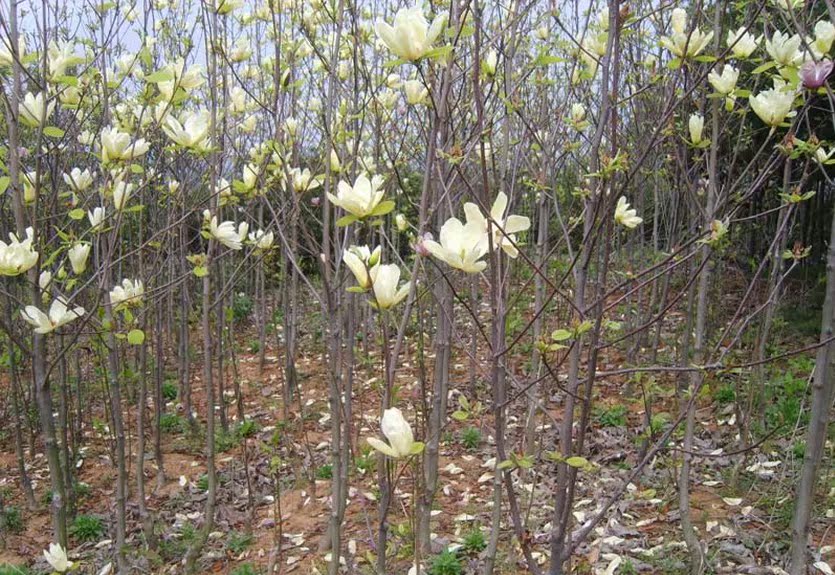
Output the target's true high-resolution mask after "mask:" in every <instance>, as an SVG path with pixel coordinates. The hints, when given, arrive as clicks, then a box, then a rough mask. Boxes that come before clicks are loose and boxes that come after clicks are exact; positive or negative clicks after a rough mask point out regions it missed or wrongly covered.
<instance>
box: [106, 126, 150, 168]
mask: <svg viewBox="0 0 835 575" xmlns="http://www.w3.org/2000/svg"><path fill="white" fill-rule="evenodd" d="M148 148H150V145H149V144H148V142H146V141H145V140H144V138H139V139H138V140H136V141H135V142H132V141H131V137H130V134H128V133H125V132H121V131H119V129H118V128H114V127H107V128H105V129H104V130H102V133H101V161H102V163H103V164H109V163H111V162H115V161H119V160H124V161H128V160H132V159H134V158H138V157H139V156H141V155H143V154H144V153H145V152H147V151H148Z"/></svg>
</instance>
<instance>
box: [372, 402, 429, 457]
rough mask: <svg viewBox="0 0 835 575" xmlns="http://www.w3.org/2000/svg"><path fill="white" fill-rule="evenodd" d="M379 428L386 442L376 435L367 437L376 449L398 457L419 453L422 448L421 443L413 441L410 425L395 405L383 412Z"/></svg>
mask: <svg viewBox="0 0 835 575" xmlns="http://www.w3.org/2000/svg"><path fill="white" fill-rule="evenodd" d="M380 428H381V429H382V431H383V435H385V437H386V439H387V440H388V443H386V442H384V441H381V440H380V439H377V438H376V437H369V438H368V444H369V445H370V446H371V447H373V448H374V449H376V450H377V451H380V452H382V453H383V454H385V455H388V456H389V457H393V458H395V459H398V458H401V457H408V456H409V455H414V454H416V453H420V452H421V451H422V450H423V444H422V443H420V442H419V441H415V437H414V435H413V434H412V427H411V426H410V425H409V422H408V421H406V419H405V418H404V417H403V414H402V413H401V412H400V410H399V409H397V408H396V407H391V408H389V409H387V410H385V411H384V412H383V418H382V420H380Z"/></svg>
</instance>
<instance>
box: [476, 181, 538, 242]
mask: <svg viewBox="0 0 835 575" xmlns="http://www.w3.org/2000/svg"><path fill="white" fill-rule="evenodd" d="M506 210H507V195H506V194H505V193H504V192H499V195H498V196H496V199H495V201H494V202H493V205H492V206H491V207H490V219H491V220H492V224H490V225H491V226H492V231H493V248H494V249H498V248H501V249H502V250H504V252H505V253H506V254H507V255H509V256H510V257H512V258H515V257H516V256H518V255H519V251H518V250H517V249H516V246H514V245H513V244H514V243H516V234H517V233H519V232H524V231H525V230H527V229H528V228H530V227H531V220H530V219H529V218H527V217H525V216H516V215H511V216H507V217H505V215H504V213H505V211H506ZM464 213H465V214H466V216H467V224H471V223H475V224H477V225H478V226H480V227H481V229H482V231H483V233H484V234H487V231H488V221H487V218H485V217H484V216H483V215H482V213H481V210H480V209H479V208H478V206H477V205H475V204H473V203H470V202H467V203H466V204H464ZM499 228H501V229H499Z"/></svg>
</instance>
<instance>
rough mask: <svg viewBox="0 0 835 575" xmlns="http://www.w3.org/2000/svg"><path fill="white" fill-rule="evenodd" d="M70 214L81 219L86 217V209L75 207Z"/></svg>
mask: <svg viewBox="0 0 835 575" xmlns="http://www.w3.org/2000/svg"><path fill="white" fill-rule="evenodd" d="M69 216H70V218H71V219H73V220H81V219H84V210H82V209H81V208H75V209H74V210H72V211H71V212H70V213H69Z"/></svg>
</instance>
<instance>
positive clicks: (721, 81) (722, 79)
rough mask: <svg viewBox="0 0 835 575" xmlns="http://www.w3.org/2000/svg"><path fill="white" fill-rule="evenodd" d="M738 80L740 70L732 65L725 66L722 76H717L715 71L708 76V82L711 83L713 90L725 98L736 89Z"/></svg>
mask: <svg viewBox="0 0 835 575" xmlns="http://www.w3.org/2000/svg"><path fill="white" fill-rule="evenodd" d="M738 79H739V70H737V69H736V68H734V67H733V66H731V65H730V64H725V67H724V68H722V73H721V74H717V73H716V71H715V70H712V71H711V72H710V73H709V74H708V75H707V81H708V82H710V85H711V86H713V89H714V90H716V92H717V93H719V94H722V95H723V96H727V95H728V94H730V93H731V92H733V91H734V90H735V89H736V82H737V80H738Z"/></svg>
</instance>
